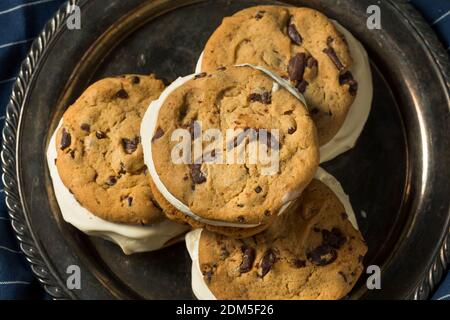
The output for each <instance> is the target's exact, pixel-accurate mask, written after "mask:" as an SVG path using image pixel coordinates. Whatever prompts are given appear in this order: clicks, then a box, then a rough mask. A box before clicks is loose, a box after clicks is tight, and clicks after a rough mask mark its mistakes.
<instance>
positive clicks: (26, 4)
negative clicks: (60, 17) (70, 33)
mask: <svg viewBox="0 0 450 320" xmlns="http://www.w3.org/2000/svg"><path fill="white" fill-rule="evenodd" d="M52 1H55V0H39V1H34V2H30V3H25V4H21V5H18V6H15V7H12V8H9V9H6V10H3V11H0V15H2V14H5V13H9V12H13V11H16V10H19V9H21V8H24V7H29V6H34V5H36V4H41V3H46V2H52Z"/></svg>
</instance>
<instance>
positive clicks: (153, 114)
mask: <svg viewBox="0 0 450 320" xmlns="http://www.w3.org/2000/svg"><path fill="white" fill-rule="evenodd" d="M236 67H250V68H253V69H256V70H259V71H261V72H263V73H264V74H266V75H267V76H269V77H270V78H272V80H274V83H273V87H272V91H277V90H279V89H280V87H283V88H285V89H286V90H287V91H288V92H290V93H291V94H292V95H294V96H295V97H296V98H297V99H299V100H300V101H302V102H303V103H304V104H305V105H306V101H305V99H304V97H303V95H302V94H300V93H299V92H298V91H297V90H296V89H295V88H294V87H293V86H292V85H291V84H290V83H289V82H288V81H286V80H284V79H283V78H281V77H279V76H278V75H277V74H275V73H273V72H271V71H269V70H267V69H265V68H262V67H259V66H254V65H251V64H242V65H237V66H236ZM196 75H197V74H192V75H189V76H185V77H180V78H178V79H177V80H175V81H174V82H173V83H172V84H171V85H170V86H168V87H167V88H166V89H165V90H164V91H163V93H162V94H161V95H160V97H159V99H158V100H155V101H153V102H152V103H151V104H150V107H149V108H148V109H147V112H146V113H145V114H144V117H143V120H142V123H141V138H142V141H144V143H143V144H142V147H143V150H144V162H145V164H146V165H147V168H148V171H149V172H150V175H151V177H152V179H153V182H154V184H155V186H156V187H157V189H158V191H159V192H160V193H161V194H162V195H163V196H164V198H165V199H166V200H167V201H169V203H170V204H171V205H172V206H174V207H175V208H176V209H177V210H179V211H181V212H183V213H184V214H185V215H187V216H189V217H191V218H192V219H194V220H196V221H198V222H201V223H204V224H208V225H212V226H217V227H233V228H254V227H257V226H259V225H261V224H242V223H234V222H227V221H220V220H212V219H206V218H203V217H200V216H198V215H196V214H195V213H194V212H192V211H191V209H190V208H189V207H188V206H187V205H185V204H184V203H183V202H182V201H180V200H179V199H177V198H176V197H175V196H174V195H173V194H172V193H171V192H170V191H169V190H168V189H167V187H166V186H165V185H164V183H163V182H162V181H161V179H160V177H159V175H158V173H157V171H156V167H155V164H154V162H153V155H152V146H151V143H148V142H149V141H152V139H153V135H154V133H155V132H156V128H157V122H158V115H159V111H160V109H161V107H162V106H163V104H164V102H165V101H166V99H167V98H168V97H169V96H170V95H171V94H172V93H173V92H174V91H175V90H176V89H178V88H179V87H181V86H183V85H184V84H185V83H186V82H188V81H190V80H192V79H194V78H195V76H196ZM298 195H299V194H298V193H295V192H290V193H286V194H285V195H284V197H283V199H282V201H283V205H282V206H281V209H280V210H279V212H278V215H281V214H282V213H283V212H284V211H285V210H286V209H287V208H288V207H289V205H290V202H291V201H292V200H294V199H295V198H296V197H298Z"/></svg>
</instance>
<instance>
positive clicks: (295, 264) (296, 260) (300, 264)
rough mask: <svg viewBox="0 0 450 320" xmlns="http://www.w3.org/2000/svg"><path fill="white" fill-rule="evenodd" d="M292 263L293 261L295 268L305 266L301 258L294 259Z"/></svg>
mask: <svg viewBox="0 0 450 320" xmlns="http://www.w3.org/2000/svg"><path fill="white" fill-rule="evenodd" d="M293 263H294V266H295V267H296V268H304V267H306V261H305V260H302V259H295V260H294V261H293Z"/></svg>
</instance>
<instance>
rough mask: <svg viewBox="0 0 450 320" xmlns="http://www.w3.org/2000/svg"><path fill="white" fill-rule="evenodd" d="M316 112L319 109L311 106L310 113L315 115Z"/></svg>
mask: <svg viewBox="0 0 450 320" xmlns="http://www.w3.org/2000/svg"><path fill="white" fill-rule="evenodd" d="M318 113H319V109H317V108H312V109H311V114H313V115H315V114H318Z"/></svg>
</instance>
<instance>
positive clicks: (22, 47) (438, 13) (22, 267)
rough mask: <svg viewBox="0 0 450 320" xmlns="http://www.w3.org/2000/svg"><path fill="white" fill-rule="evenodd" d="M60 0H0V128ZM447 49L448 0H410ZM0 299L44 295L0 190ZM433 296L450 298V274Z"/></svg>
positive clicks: (449, 42) (449, 27)
mask: <svg viewBox="0 0 450 320" xmlns="http://www.w3.org/2000/svg"><path fill="white" fill-rule="evenodd" d="M63 2H64V1H63V0H0V30H1V32H0V115H1V117H0V128H1V127H3V122H4V119H5V117H4V113H5V107H6V104H7V102H8V99H9V96H10V93H11V89H12V86H13V84H14V81H15V78H16V76H17V74H18V70H19V67H20V63H21V61H22V60H23V59H24V58H25V56H26V54H27V51H28V49H29V47H30V45H31V42H32V40H33V39H34V38H35V37H36V36H37V35H38V34H39V32H40V31H41V29H42V27H43V26H44V24H45V22H46V21H47V20H48V19H49V18H50V17H51V16H52V15H53V13H54V12H55V11H56V10H57V9H58V7H59V6H60V5H61V4H62V3H63ZM411 3H412V4H413V5H414V6H416V8H417V9H419V10H420V11H421V12H422V13H423V15H424V17H425V18H426V19H427V20H428V21H429V23H430V24H431V25H432V26H433V27H434V28H435V30H436V31H437V33H438V34H439V35H440V36H441V40H442V42H443V43H444V45H445V48H446V49H447V50H449V51H450V47H449V45H450V0H433V1H430V0H412V1H411ZM0 191H1V193H0V299H39V298H46V297H47V296H46V294H45V293H44V292H43V290H42V288H41V287H40V285H39V283H38V282H37V280H36V279H35V278H34V276H33V274H32V273H31V271H30V268H29V266H28V264H27V263H26V261H25V258H24V255H23V254H22V253H21V252H20V249H19V248H18V246H17V243H16V240H15V238H14V235H13V231H12V229H11V225H10V221H9V218H8V214H7V211H6V206H5V200H4V197H3V189H0ZM433 299H449V300H450V275H447V278H446V280H445V281H444V282H443V283H442V285H441V286H440V288H439V289H438V290H437V292H436V293H435V295H434V296H433Z"/></svg>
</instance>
